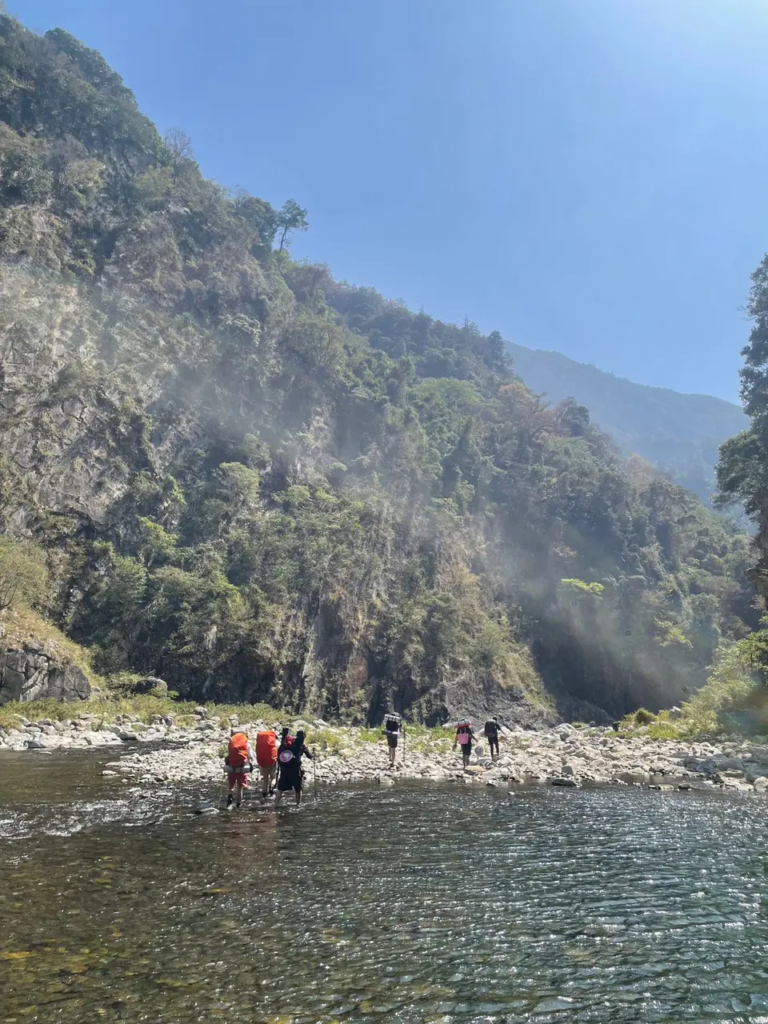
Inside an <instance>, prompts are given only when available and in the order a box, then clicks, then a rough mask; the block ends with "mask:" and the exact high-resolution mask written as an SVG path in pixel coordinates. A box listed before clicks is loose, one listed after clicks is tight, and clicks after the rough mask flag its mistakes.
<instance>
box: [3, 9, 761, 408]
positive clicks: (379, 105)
mask: <svg viewBox="0 0 768 1024" xmlns="http://www.w3.org/2000/svg"><path fill="white" fill-rule="evenodd" d="M8 7H9V9H10V11H11V12H12V13H14V14H16V15H17V16H18V17H19V18H20V19H21V20H22V21H23V22H24V23H25V24H27V25H28V26H29V27H30V28H32V29H35V30H36V31H44V30H45V29H48V28H51V27H53V26H56V25H60V26H62V27H64V28H66V29H68V30H69V31H70V32H73V33H74V34H75V35H77V36H78V37H79V38H81V39H82V40H84V42H86V43H87V44H88V45H90V46H93V47H95V48H97V49H98V50H100V51H101V52H102V53H103V54H104V56H105V57H106V58H107V60H108V61H109V62H110V63H111V64H112V65H113V66H114V67H115V69H116V70H117V71H118V72H119V73H120V74H122V76H123V77H124V79H125V81H126V83H127V84H128V85H129V86H130V87H131V88H132V89H133V90H134V92H135V93H136V96H137V98H138V100H139V103H140V105H141V107H142V109H143V110H144V112H145V113H147V114H148V115H149V116H150V117H152V118H153V119H154V121H155V122H156V123H157V125H158V127H159V128H160V130H161V131H164V130H165V129H167V128H168V127H170V126H174V125H178V126H180V127H182V128H184V129H185V130H186V131H187V132H188V133H189V135H190V136H191V137H192V141H193V143H194V147H195V153H196V156H197V158H198V160H199V161H200V164H201V166H202V169H203V171H204V173H206V174H207V175H209V176H211V177H215V178H217V179H219V180H220V181H221V182H222V183H224V184H227V185H233V186H234V185H238V186H242V187H244V188H246V189H248V190H249V191H251V192H253V193H255V194H257V195H260V196H263V197H264V198H266V199H269V200H270V201H272V202H273V203H276V204H280V203H282V201H283V200H284V199H286V198H287V197H289V196H290V197H293V198H295V199H297V200H298V201H299V202H300V203H301V204H302V205H303V206H306V207H308V209H309V220H310V224H311V230H310V232H309V233H308V234H307V235H306V236H302V237H300V238H299V239H298V240H297V242H296V244H295V245H294V253H295V255H298V256H306V257H309V258H312V259H318V260H323V261H325V262H326V263H328V264H329V265H330V266H331V268H332V270H333V271H334V273H335V274H336V276H337V277H340V278H345V279H347V280H349V281H352V282H354V283H356V284H370V285H374V286H375V287H376V288H378V289H379V291H381V292H382V293H383V294H384V295H386V296H389V297H392V298H402V299H404V300H405V301H406V302H407V303H408V305H409V306H411V307H413V308H419V307H423V308H424V310H425V311H426V312H428V313H431V314H432V315H434V316H437V317H440V318H442V319H445V320H460V319H462V318H463V317H464V316H465V315H467V316H469V317H470V319H472V320H474V321H476V322H477V323H478V324H479V325H480V327H481V328H483V329H484V330H493V329H498V330H500V331H501V332H502V334H503V335H504V336H505V337H507V338H510V339H512V340H515V341H517V342H519V343H521V344H524V345H530V346H531V347H534V348H551V349H556V350H559V351H561V352H564V353H566V354H567V355H569V356H571V357H573V358H575V359H580V360H584V361H587V362H592V363H595V364H596V365H597V366H599V367H601V368H603V369H606V370H611V371H612V372H614V373H617V374H620V375H622V376H627V377H630V378H631V379H633V380H636V381H640V382H641V383H648V384H657V385H663V386H668V387H673V388H676V389H678V390H681V391H700V392H708V393H711V394H716V395H720V396H721V397H724V398H730V399H735V398H736V396H737V393H738V376H737V375H738V369H739V366H740V364H741V359H740V355H739V351H740V349H741V347H742V345H743V344H744V343H745V341H746V337H747V334H748V330H749V325H748V323H747V321H746V317H745V313H744V303H745V299H746V295H747V291H748V288H749V275H750V273H751V272H752V270H753V269H754V268H755V266H756V265H757V263H758V262H759V261H760V259H762V257H763V255H764V253H765V251H766V250H768V211H767V210H766V196H767V195H768V173H767V172H768V130H767V125H766V117H767V115H766V110H767V109H768V106H767V105H766V95H768V61H766V59H765V55H766V53H768V3H766V2H765V0H219V2H218V3H214V2H213V0H130V2H119V0H8Z"/></svg>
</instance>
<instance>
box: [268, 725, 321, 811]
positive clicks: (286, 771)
mask: <svg viewBox="0 0 768 1024" xmlns="http://www.w3.org/2000/svg"><path fill="white" fill-rule="evenodd" d="M302 757H308V758H309V759H310V761H312V760H314V757H313V755H312V753H311V752H310V751H309V750H308V749H307V747H306V745H305V743H304V730H303V729H299V731H298V732H297V733H296V735H295V736H288V735H286V736H285V738H284V739H283V742H282V743H281V744H280V749H279V750H278V752H277V763H278V765H279V766H280V775H279V776H278V779H277V795H276V797H275V807H279V806H280V801H281V800H282V799H283V793H285V792H286V791H287V790H289V789H292V790H293V791H294V793H295V794H296V806H297V807H298V806H299V804H300V803H301V790H302V786H303V783H304V772H303V770H302V767H301V759H302Z"/></svg>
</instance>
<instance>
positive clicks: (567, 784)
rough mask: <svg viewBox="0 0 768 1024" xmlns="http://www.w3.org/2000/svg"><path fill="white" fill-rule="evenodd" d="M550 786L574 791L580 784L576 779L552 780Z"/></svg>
mask: <svg viewBox="0 0 768 1024" xmlns="http://www.w3.org/2000/svg"><path fill="white" fill-rule="evenodd" d="M550 785H552V786H562V787H563V788H565V789H573V788H575V787H576V786H578V782H577V781H576V779H569V778H555V779H552V780H550Z"/></svg>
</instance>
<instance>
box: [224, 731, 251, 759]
mask: <svg viewBox="0 0 768 1024" xmlns="http://www.w3.org/2000/svg"><path fill="white" fill-rule="evenodd" d="M227 758H228V761H229V767H230V768H245V766H246V765H247V764H248V737H247V736H246V735H245V733H244V732H236V733H235V735H234V736H233V737H232V739H231V740H230V741H229V750H228V751H227Z"/></svg>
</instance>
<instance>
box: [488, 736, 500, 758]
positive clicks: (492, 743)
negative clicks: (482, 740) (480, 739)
mask: <svg viewBox="0 0 768 1024" xmlns="http://www.w3.org/2000/svg"><path fill="white" fill-rule="evenodd" d="M486 739H487V740H488V747H489V748H490V751H491V757H493V748H494V747H495V748H496V753H497V754H498V752H499V737H498V736H487V737H486Z"/></svg>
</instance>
